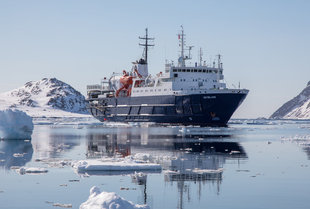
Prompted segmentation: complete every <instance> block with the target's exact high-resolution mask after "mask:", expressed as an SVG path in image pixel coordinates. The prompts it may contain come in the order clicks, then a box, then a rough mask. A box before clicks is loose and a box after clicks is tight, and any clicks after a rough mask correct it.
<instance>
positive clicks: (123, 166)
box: [72, 158, 161, 172]
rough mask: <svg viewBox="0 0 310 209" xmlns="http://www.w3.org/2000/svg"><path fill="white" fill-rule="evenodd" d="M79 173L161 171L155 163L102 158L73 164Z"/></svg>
mask: <svg viewBox="0 0 310 209" xmlns="http://www.w3.org/2000/svg"><path fill="white" fill-rule="evenodd" d="M72 167H73V168H75V169H76V170H77V171H78V172H85V171H139V170H161V166H160V165H159V164H155V163H144V162H141V161H135V160H133V159H130V158H102V159H95V160H80V161H77V162H73V163H72Z"/></svg>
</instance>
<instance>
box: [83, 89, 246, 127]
mask: <svg viewBox="0 0 310 209" xmlns="http://www.w3.org/2000/svg"><path fill="white" fill-rule="evenodd" d="M246 95H247V94H245V93H227V94H195V95H182V96H177V95H165V96H143V97H120V98H104V99H97V100H98V104H97V105H89V106H88V110H89V112H90V113H91V114H92V115H93V116H94V117H95V118H97V119H98V120H100V121H102V122H103V121H113V122H155V123H164V124H183V125H201V126H226V124H227V122H228V120H229V119H230V117H231V116H232V114H233V113H234V112H235V110H236V109H237V108H238V106H239V105H240V104H241V103H242V101H243V100H244V99H245V97H246Z"/></svg>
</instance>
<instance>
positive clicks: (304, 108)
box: [270, 81, 310, 119]
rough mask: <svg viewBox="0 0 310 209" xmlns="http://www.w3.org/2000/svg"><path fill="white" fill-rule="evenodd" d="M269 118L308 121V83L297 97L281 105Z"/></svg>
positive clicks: (309, 97) (309, 99)
mask: <svg viewBox="0 0 310 209" xmlns="http://www.w3.org/2000/svg"><path fill="white" fill-rule="evenodd" d="M270 118H284V119H310V81H309V82H308V84H307V87H306V88H304V90H302V92H301V93H300V94H299V95H298V96H296V97H294V98H293V99H291V100H290V101H288V102H286V103H285V104H284V105H282V106H281V107H280V108H279V109H278V110H277V111H275V112H274V113H273V114H272V115H271V116H270Z"/></svg>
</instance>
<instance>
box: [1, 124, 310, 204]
mask: <svg viewBox="0 0 310 209" xmlns="http://www.w3.org/2000/svg"><path fill="white" fill-rule="evenodd" d="M36 124H37V125H35V128H34V132H33V134H32V138H31V140H2V141H0V208H5V209H8V208H11V209H13V208H14V209H15V208H16V209H17V208H23V209H26V208H29V209H30V208H31V209H36V208H38V209H39V208H40V209H42V208H54V207H55V206H53V205H55V204H56V203H59V204H60V205H62V204H72V208H79V206H80V204H81V203H83V202H85V201H86V200H87V199H88V196H89V189H90V188H91V187H93V186H98V187H99V188H100V190H101V191H107V192H115V193H117V194H118V195H120V196H121V197H123V198H125V199H126V200H129V201H132V202H133V203H135V204H147V205H149V206H150V207H151V208H152V209H162V208H178V209H181V208H184V209H185V208H188V209H191V208H213V209H216V208H238V209H240V208H246V209H248V208H252V209H253V208H264V209H265V208H281V209H284V208H288V209H292V208H294V209H297V208H300V209H301V208H304V209H308V208H310V202H309V194H310V161H309V159H310V122H309V121H284V120H282V121H281V120H279V121H271V120H263V121H259V122H258V121H250V120H233V121H231V123H230V124H229V125H228V127H223V128H212V127H188V126H187V127H183V126H159V125H156V124H109V123H106V124H101V123H83V122H81V123H76V124H72V123H65V122H64V123H59V122H57V123H55V122H53V121H50V122H45V123H39V122H37V123H36ZM139 153H140V155H142V156H143V155H146V156H148V157H149V158H150V159H152V160H153V161H154V162H156V163H159V164H160V165H161V166H162V168H163V169H162V171H161V172H152V171H149V172H145V175H146V178H145V179H144V180H143V181H137V180H136V179H135V178H134V176H135V173H134V172H131V171H130V172H115V171H114V172H108V171H105V172H88V173H87V172H84V173H78V172H77V171H76V170H74V169H73V168H72V167H71V166H70V163H71V162H73V161H75V160H84V159H97V158H102V157H126V156H130V155H136V154H139ZM22 166H24V167H35V168H45V169H46V170H48V172H47V173H40V174H23V175H22V174H21V173H19V172H17V171H18V168H19V167H22ZM199 170H200V171H206V170H210V171H219V172H217V173H215V174H214V173H213V174H212V173H208V172H197V171H199ZM56 205H57V204H56Z"/></svg>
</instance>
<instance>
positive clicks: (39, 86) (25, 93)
mask: <svg viewBox="0 0 310 209" xmlns="http://www.w3.org/2000/svg"><path fill="white" fill-rule="evenodd" d="M10 94H11V95H10V96H12V97H15V98H16V97H17V98H18V104H19V105H26V106H30V107H43V106H50V107H53V108H57V109H60V110H64V111H67V112H72V113H82V114H87V113H88V112H87V110H86V101H85V97H84V96H83V95H82V94H81V93H80V92H78V91H77V90H75V89H74V88H73V87H72V86H70V85H69V84H66V83H64V82H62V81H60V80H58V79H56V78H44V79H42V80H40V81H30V82H27V83H26V84H25V85H24V86H23V87H21V88H18V89H15V90H13V91H11V93H10Z"/></svg>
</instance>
